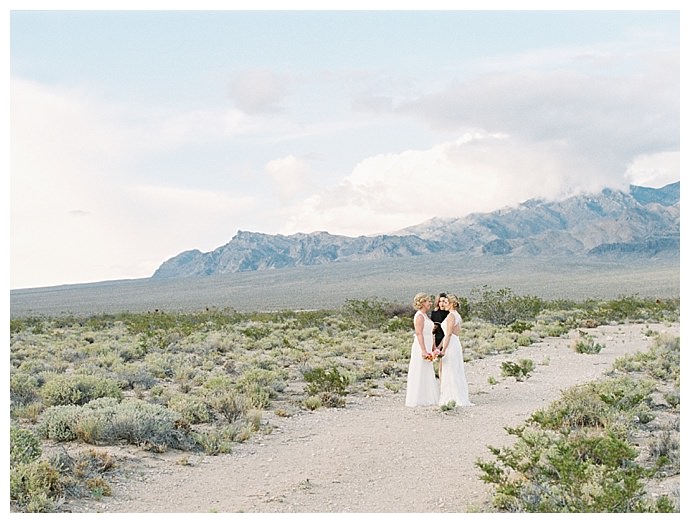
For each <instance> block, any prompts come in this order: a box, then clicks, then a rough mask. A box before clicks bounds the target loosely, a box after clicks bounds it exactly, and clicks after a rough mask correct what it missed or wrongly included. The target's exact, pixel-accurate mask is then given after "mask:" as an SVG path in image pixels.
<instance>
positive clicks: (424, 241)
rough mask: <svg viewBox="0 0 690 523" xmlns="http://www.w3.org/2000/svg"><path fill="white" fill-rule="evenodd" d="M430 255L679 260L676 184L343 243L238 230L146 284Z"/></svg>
mask: <svg viewBox="0 0 690 523" xmlns="http://www.w3.org/2000/svg"><path fill="white" fill-rule="evenodd" d="M431 253H462V254H466V255H474V256H503V257H510V256H540V257H545V258H546V257H557V256H570V257H577V256H586V257H598V258H623V257H628V256H634V257H645V258H652V257H655V256H680V182H676V183H672V184H669V185H666V186H665V187H662V188H659V189H655V188H649V187H640V186H635V185H631V186H630V187H629V189H628V190H627V191H622V190H614V189H604V190H603V191H601V192H600V193H598V194H584V195H578V196H572V197H569V198H566V199H563V200H560V201H547V200H543V199H532V200H528V201H525V202H523V203H521V204H520V205H517V206H515V207H510V208H505V209H500V210H497V211H494V212H490V213H474V214H469V215H467V216H464V217H461V218H432V219H430V220H428V221H426V222H423V223H420V224H418V225H415V226H412V227H408V228H405V229H402V230H400V231H397V232H395V233H392V234H380V235H373V236H358V237H349V236H341V235H334V234H329V233H328V232H313V233H309V234H305V233H297V234H292V235H287V236H285V235H280V234H276V235H271V234H264V233H258V232H247V231H238V232H237V234H236V235H235V236H234V237H233V238H232V239H231V240H230V241H229V242H228V243H226V244H225V245H223V246H221V247H218V248H217V249H215V250H213V251H211V252H201V251H199V250H197V249H195V250H189V251H185V252H182V253H180V254H178V255H176V256H174V257H172V258H170V259H169V260H167V261H165V262H163V263H162V264H161V265H160V267H159V268H158V269H157V270H156V271H155V272H154V274H153V276H152V278H154V279H167V278H181V277H188V276H210V275H217V274H226V273H233V272H245V271H260V270H266V269H281V268H286V267H297V266H310V265H323V264H330V263H336V262H348V261H357V260H373V259H380V258H394V257H405V256H419V255H424V254H431Z"/></svg>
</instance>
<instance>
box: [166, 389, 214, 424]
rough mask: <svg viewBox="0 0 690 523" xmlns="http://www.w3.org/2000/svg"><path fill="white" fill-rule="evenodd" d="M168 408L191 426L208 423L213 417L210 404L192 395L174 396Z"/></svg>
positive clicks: (169, 401)
mask: <svg viewBox="0 0 690 523" xmlns="http://www.w3.org/2000/svg"><path fill="white" fill-rule="evenodd" d="M168 408H169V409H170V410H172V411H173V412H177V413H178V414H179V415H180V416H182V419H183V420H185V421H186V422H187V423H191V424H196V423H208V422H209V421H211V420H212V417H213V416H212V414H211V412H210V409H209V404H208V402H207V401H204V400H203V399H201V398H197V397H195V396H192V395H190V394H174V395H173V396H171V397H170V399H169V400H168Z"/></svg>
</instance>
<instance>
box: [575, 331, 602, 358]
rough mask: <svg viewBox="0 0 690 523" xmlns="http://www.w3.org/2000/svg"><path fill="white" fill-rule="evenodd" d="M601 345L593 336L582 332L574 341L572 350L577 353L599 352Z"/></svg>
mask: <svg viewBox="0 0 690 523" xmlns="http://www.w3.org/2000/svg"><path fill="white" fill-rule="evenodd" d="M602 348H603V347H602V346H601V344H599V343H597V342H596V341H594V338H593V337H592V336H590V335H589V334H586V333H584V332H580V333H579V337H578V338H577V339H576V340H575V341H574V344H573V350H574V351H575V352H577V353H578V354H599V353H600V352H601V349H602Z"/></svg>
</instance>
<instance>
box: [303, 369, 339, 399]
mask: <svg viewBox="0 0 690 523" xmlns="http://www.w3.org/2000/svg"><path fill="white" fill-rule="evenodd" d="M302 374H303V375H304V380H305V381H306V382H307V387H306V389H305V391H306V393H307V394H308V395H310V396H315V395H318V394H320V393H321V392H331V393H335V394H339V395H344V394H347V386H348V385H349V384H350V380H349V378H348V377H347V376H346V375H344V374H341V373H340V372H339V371H338V369H337V368H336V367H331V368H330V369H324V368H323V367H316V368H313V369H309V370H305V371H303V373H302Z"/></svg>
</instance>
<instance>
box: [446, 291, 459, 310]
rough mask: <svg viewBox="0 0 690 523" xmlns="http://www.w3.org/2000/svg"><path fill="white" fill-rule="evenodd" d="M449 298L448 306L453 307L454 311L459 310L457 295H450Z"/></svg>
mask: <svg viewBox="0 0 690 523" xmlns="http://www.w3.org/2000/svg"><path fill="white" fill-rule="evenodd" d="M447 298H448V305H451V306H452V307H453V309H457V308H458V304H459V302H458V297H457V296H456V295H455V294H449V295H448V296H447Z"/></svg>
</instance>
